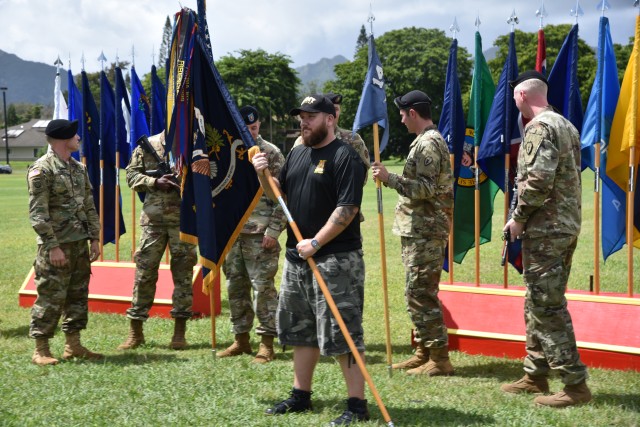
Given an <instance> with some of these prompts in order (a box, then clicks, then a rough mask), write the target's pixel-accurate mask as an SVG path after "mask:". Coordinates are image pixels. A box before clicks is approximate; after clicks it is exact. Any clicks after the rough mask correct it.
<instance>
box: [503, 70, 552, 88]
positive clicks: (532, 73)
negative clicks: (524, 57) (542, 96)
mask: <svg viewBox="0 0 640 427" xmlns="http://www.w3.org/2000/svg"><path fill="white" fill-rule="evenodd" d="M531 79H538V80H542V81H543V82H544V84H546V85H547V87H548V86H549V82H548V81H547V78H546V77H545V76H544V74H542V73H539V72H538V71H536V70H528V71H525V72H523V73H521V74H520V75H519V76H518V77H516V79H515V80H510V81H509V86H511V89H513V88H515V87H516V86H518V85H519V84H520V83H522V82H524V81H526V80H531Z"/></svg>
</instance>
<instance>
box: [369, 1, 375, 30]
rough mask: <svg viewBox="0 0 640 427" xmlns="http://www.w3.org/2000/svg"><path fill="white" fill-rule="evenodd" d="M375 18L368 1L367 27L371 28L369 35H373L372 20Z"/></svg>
mask: <svg viewBox="0 0 640 427" xmlns="http://www.w3.org/2000/svg"><path fill="white" fill-rule="evenodd" d="M375 20H376V17H375V16H373V6H372V5H371V3H369V16H368V17H367V22H368V23H369V27H370V28H371V35H373V21H375Z"/></svg>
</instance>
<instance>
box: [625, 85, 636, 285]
mask: <svg viewBox="0 0 640 427" xmlns="http://www.w3.org/2000/svg"><path fill="white" fill-rule="evenodd" d="M632 100H633V98H632ZM629 143H630V147H629V191H628V193H627V265H628V267H627V296H629V297H633V230H634V228H635V227H634V224H633V215H634V206H633V204H634V200H635V191H636V190H635V175H636V170H635V169H636V167H635V163H634V161H635V158H636V146H635V143H636V141H629Z"/></svg>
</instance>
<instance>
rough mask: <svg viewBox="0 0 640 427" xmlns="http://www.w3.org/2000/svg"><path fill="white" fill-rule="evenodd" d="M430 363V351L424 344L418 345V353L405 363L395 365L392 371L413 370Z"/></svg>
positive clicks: (392, 366)
mask: <svg viewBox="0 0 640 427" xmlns="http://www.w3.org/2000/svg"><path fill="white" fill-rule="evenodd" d="M428 361H429V349H428V348H425V346H424V344H423V343H422V342H419V343H418V347H417V348H416V352H415V353H414V354H413V356H411V357H410V358H408V359H407V360H405V361H404V362H400V363H394V364H393V365H391V368H392V369H413V368H417V367H418V366H422V365H424V364H425V363H427V362H428Z"/></svg>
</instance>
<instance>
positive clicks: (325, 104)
mask: <svg viewBox="0 0 640 427" xmlns="http://www.w3.org/2000/svg"><path fill="white" fill-rule="evenodd" d="M301 111H305V112H307V113H327V114H331V115H332V116H334V117H335V115H336V107H334V106H333V102H331V100H330V99H329V98H327V97H326V96H324V95H322V94H314V95H309V96H307V97H306V98H305V99H303V100H302V103H301V104H300V107H298V108H294V109H293V110H291V111H289V115H291V116H297V115H299V114H300V112H301Z"/></svg>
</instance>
